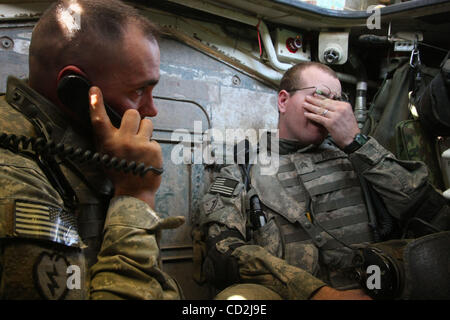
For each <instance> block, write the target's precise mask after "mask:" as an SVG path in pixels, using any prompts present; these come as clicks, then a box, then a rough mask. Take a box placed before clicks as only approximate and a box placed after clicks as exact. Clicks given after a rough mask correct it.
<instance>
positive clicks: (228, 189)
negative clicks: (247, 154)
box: [209, 177, 239, 197]
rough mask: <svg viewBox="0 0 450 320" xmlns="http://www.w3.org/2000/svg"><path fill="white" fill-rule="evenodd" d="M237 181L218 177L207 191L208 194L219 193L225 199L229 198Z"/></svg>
mask: <svg viewBox="0 0 450 320" xmlns="http://www.w3.org/2000/svg"><path fill="white" fill-rule="evenodd" d="M238 184H239V181H236V180H231V179H227V178H222V177H219V178H217V179H216V181H214V183H213V184H212V185H211V188H210V189H209V192H210V193H219V194H220V195H222V196H225V197H231V196H232V195H233V193H234V190H235V189H236V186H237V185H238Z"/></svg>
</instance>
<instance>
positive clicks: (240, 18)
mask: <svg viewBox="0 0 450 320" xmlns="http://www.w3.org/2000/svg"><path fill="white" fill-rule="evenodd" d="M169 1H170V2H174V3H178V4H180V5H183V6H188V7H191V8H194V9H198V10H201V11H204V12H208V13H211V14H214V15H218V16H221V17H224V18H227V19H230V20H233V21H237V22H240V23H244V24H247V25H250V26H253V27H256V28H258V29H259V30H260V32H261V38H262V42H263V45H264V48H265V49H266V53H267V58H268V60H269V64H270V65H271V66H272V67H273V68H275V69H276V70H279V71H286V70H288V69H289V68H291V67H292V64H288V63H282V62H280V61H279V60H278V58H277V55H276V52H275V48H274V46H273V42H272V38H271V37H270V32H269V29H268V28H267V25H266V24H265V23H264V21H262V20H261V19H258V18H254V17H250V16H247V15H245V14H242V13H239V12H235V11H232V10H229V9H226V8H221V7H217V6H215V5H212V4H210V3H208V2H205V1H199V0H169ZM257 72H258V71H257ZM262 74H263V77H264V78H267V77H266V76H265V74H264V73H262ZM337 76H338V78H339V80H341V81H343V82H347V83H353V84H356V83H357V82H358V79H357V78H356V77H354V76H352V75H349V74H345V73H340V72H338V73H337ZM269 78H270V77H269ZM280 79H281V77H280ZM368 85H369V86H370V87H377V84H376V83H375V82H373V81H369V82H368Z"/></svg>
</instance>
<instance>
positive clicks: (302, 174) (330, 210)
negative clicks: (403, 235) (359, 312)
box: [252, 142, 372, 289]
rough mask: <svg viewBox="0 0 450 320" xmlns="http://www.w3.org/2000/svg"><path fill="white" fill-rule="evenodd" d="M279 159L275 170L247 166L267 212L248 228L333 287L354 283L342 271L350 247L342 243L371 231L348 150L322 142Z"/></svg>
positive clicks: (262, 241) (357, 240)
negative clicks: (260, 221) (266, 172)
mask: <svg viewBox="0 0 450 320" xmlns="http://www.w3.org/2000/svg"><path fill="white" fill-rule="evenodd" d="M279 161H280V162H279V169H278V172H277V174H275V175H261V174H260V170H258V166H255V167H254V168H253V170H252V186H253V188H254V189H255V190H256V192H257V194H258V195H259V197H260V200H261V202H262V203H263V205H264V206H265V207H266V208H265V214H266V218H267V224H266V225H265V226H263V227H262V228H261V229H259V230H258V231H256V232H255V234H254V239H255V241H256V243H257V244H259V245H261V246H263V247H265V248H266V249H267V250H268V251H269V252H271V253H272V254H274V255H276V256H278V257H280V258H283V259H285V260H286V261H288V262H289V263H290V264H292V265H295V266H298V267H301V268H302V269H304V270H307V271H308V272H310V273H312V274H313V275H315V276H317V277H319V278H320V279H321V280H323V281H325V282H328V283H330V284H331V285H332V286H333V287H335V288H339V289H345V288H351V287H356V286H357V283H356V281H354V280H353V279H351V278H349V277H348V275H347V274H346V273H345V270H346V268H347V269H349V268H351V265H352V258H353V250H352V249H350V248H348V247H346V246H344V244H346V245H351V244H359V243H363V242H371V241H372V234H371V230H370V228H369V226H368V215H367V211H366V206H365V202H364V198H363V197H364V196H363V194H362V191H361V188H360V184H359V179H358V176H357V174H356V172H355V171H354V170H353V166H352V164H351V163H350V161H349V160H348V156H347V155H346V154H345V153H344V152H342V151H341V150H339V149H337V148H336V147H334V146H332V145H331V144H330V143H329V142H325V143H324V144H322V145H321V146H320V147H318V148H309V149H308V150H305V151H303V152H301V151H299V152H296V153H292V154H288V155H280V159H279ZM324 230H326V231H327V232H328V233H327V232H325V231H324ZM330 234H331V235H333V236H334V237H332V236H330ZM319 261H320V265H319Z"/></svg>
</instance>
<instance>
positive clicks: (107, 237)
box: [0, 77, 182, 299]
mask: <svg viewBox="0 0 450 320" xmlns="http://www.w3.org/2000/svg"><path fill="white" fill-rule="evenodd" d="M0 115H1V116H0V123H1V132H6V133H8V134H15V135H24V136H28V137H36V136H37V132H36V127H35V126H34V125H33V124H32V122H30V119H31V120H33V119H35V120H36V119H40V121H41V122H40V123H44V124H45V126H46V129H47V130H48V131H47V133H48V134H49V137H48V138H51V139H52V140H53V141H55V142H57V143H58V142H62V143H64V144H67V145H71V146H76V147H81V148H87V149H90V150H93V149H92V147H93V146H92V145H91V141H90V140H89V139H88V138H86V137H83V136H81V135H80V134H78V133H77V132H75V131H74V130H73V128H72V127H71V126H70V122H69V119H67V118H66V117H65V116H64V114H62V112H61V111H60V110H59V109H58V108H57V107H56V106H54V105H53V104H52V103H50V102H49V101H48V100H46V99H45V98H44V97H42V96H40V95H39V94H38V93H36V92H35V91H33V90H32V89H31V88H30V87H28V86H27V85H26V84H25V83H23V82H22V81H20V80H18V79H15V78H13V77H9V78H8V87H7V93H6V96H1V97H0ZM49 126H51V130H50V128H49ZM13 151H14V150H10V149H9V148H6V147H5V146H3V147H2V148H0V298H2V299H40V298H43V299H89V298H90V299H135V298H136V299H179V298H180V297H181V290H180V289H179V287H178V285H177V284H176V282H175V281H174V280H173V279H172V278H171V277H169V276H168V275H167V274H165V273H164V272H162V271H161V268H160V267H161V263H160V259H159V248H158V240H159V239H158V238H159V233H160V231H161V230H162V229H164V228H173V227H177V226H179V225H180V223H181V222H182V221H181V220H182V219H181V218H180V219H178V218H167V219H161V218H160V217H158V215H157V214H156V213H155V212H154V211H153V210H152V209H151V208H150V207H149V206H148V205H147V204H146V203H145V202H143V201H141V200H138V199H136V198H132V197H127V196H120V197H115V198H112V199H111V195H112V184H111V183H110V182H109V181H108V180H107V179H106V177H105V176H104V175H103V173H102V170H100V169H99V168H96V167H94V166H92V165H87V164H85V165H79V164H75V163H72V162H69V161H59V163H58V167H59V168H60V169H61V171H62V172H63V176H64V177H65V179H66V181H67V182H68V184H69V185H70V188H71V189H72V190H73V191H74V194H75V198H76V202H77V205H75V206H73V207H67V202H66V201H64V197H66V196H67V194H66V195H64V194H62V193H63V192H62V191H61V190H60V189H59V188H58V187H55V183H54V181H53V183H51V182H50V180H49V175H48V172H46V168H43V167H42V166H40V165H39V160H38V159H37V158H36V157H35V155H34V154H33V152H31V153H28V154H24V153H18V152H13ZM16 151H17V150H16ZM62 180H64V178H62ZM62 180H60V182H61V181H62ZM70 188H67V187H65V188H63V189H64V190H65V191H66V192H67V190H68V189H70ZM108 207H109V208H108ZM105 219H106V221H105ZM78 276H79V278H77V277H78Z"/></svg>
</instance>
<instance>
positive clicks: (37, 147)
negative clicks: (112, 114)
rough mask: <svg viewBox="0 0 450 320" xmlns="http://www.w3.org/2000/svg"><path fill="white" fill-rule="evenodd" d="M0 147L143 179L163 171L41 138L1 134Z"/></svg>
mask: <svg viewBox="0 0 450 320" xmlns="http://www.w3.org/2000/svg"><path fill="white" fill-rule="evenodd" d="M0 146H1V147H3V148H8V149H9V150H11V151H13V152H15V153H19V152H27V151H28V152H29V151H34V152H35V153H36V154H37V155H45V156H58V157H60V158H61V159H62V160H63V159H69V160H72V161H75V162H78V163H80V164H81V163H84V162H87V163H94V164H98V165H101V166H103V167H105V168H107V169H114V170H117V171H123V172H124V173H132V174H134V175H139V176H141V177H143V176H144V175H145V174H146V173H147V172H149V171H151V172H153V173H154V174H157V175H161V174H162V173H163V172H164V169H163V168H161V169H159V168H154V167H152V166H148V167H146V166H145V164H144V163H142V162H141V163H139V164H137V163H136V162H135V161H132V162H129V163H128V162H127V160H125V159H119V158H117V157H111V156H109V155H107V154H104V155H103V154H100V153H98V152H92V151H90V150H84V149H82V148H75V147H72V146H66V145H64V144H62V143H58V144H56V143H55V142H53V141H52V140H48V141H47V140H46V139H45V138H43V137H39V138H35V137H31V138H30V137H26V136H23V135H19V136H18V135H15V134H7V133H4V132H2V133H1V134H0Z"/></svg>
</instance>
